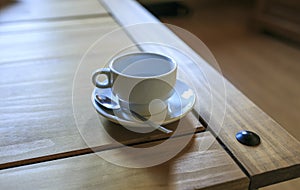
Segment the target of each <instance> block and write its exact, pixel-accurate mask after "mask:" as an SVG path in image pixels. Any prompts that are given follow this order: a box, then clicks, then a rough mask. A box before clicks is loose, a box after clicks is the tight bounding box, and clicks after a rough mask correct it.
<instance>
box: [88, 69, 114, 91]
mask: <svg viewBox="0 0 300 190" xmlns="http://www.w3.org/2000/svg"><path fill="white" fill-rule="evenodd" d="M99 75H106V77H107V82H106V83H104V82H99V81H98V80H97V77H98V76H99ZM92 82H93V84H94V85H95V86H96V87H98V88H111V86H112V81H111V72H110V69H109V68H101V69H98V70H96V71H95V72H94V73H93V76H92Z"/></svg>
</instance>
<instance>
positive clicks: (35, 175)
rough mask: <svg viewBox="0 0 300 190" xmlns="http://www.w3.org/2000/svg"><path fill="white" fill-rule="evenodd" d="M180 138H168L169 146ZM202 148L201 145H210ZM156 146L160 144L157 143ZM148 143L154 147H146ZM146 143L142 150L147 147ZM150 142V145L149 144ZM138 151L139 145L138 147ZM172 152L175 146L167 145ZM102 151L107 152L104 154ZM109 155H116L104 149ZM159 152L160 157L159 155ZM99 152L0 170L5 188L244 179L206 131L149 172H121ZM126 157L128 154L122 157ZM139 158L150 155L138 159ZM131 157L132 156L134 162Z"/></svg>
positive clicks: (220, 183) (196, 185) (237, 182)
mask: <svg viewBox="0 0 300 190" xmlns="http://www.w3.org/2000/svg"><path fill="white" fill-rule="evenodd" d="M180 138H184V137H179V138H173V139H172V141H174V145H175V144H176V141H180ZM213 140H214V143H213V144H212V145H209V146H208V145H207V144H206V142H212V141H213ZM157 143H160V142H157ZM150 144H151V145H154V143H150ZM150 144H146V145H144V146H149V145H150ZM155 144H156V143H155ZM139 147H140V148H141V145H139ZM169 148H170V149H174V148H175V149H176V147H174V146H173V147H169ZM105 152H107V151H105ZM108 152H109V153H111V154H112V155H116V154H117V155H119V156H121V157H122V155H120V153H118V151H117V149H116V150H109V151H108ZM164 154H166V152H165V151H163V152H161V153H160V155H161V156H164ZM99 155H100V156H101V152H99V153H98V155H97V154H88V155H83V156H77V157H73V158H67V159H61V160H55V161H52V162H44V163H40V164H34V165H29V166H23V167H18V168H12V169H7V170H1V171H0V174H1V175H0V182H1V187H2V188H5V189H32V188H37V189H41V188H43V189H99V188H101V189H109V190H112V189H206V190H210V189H214V190H218V189H232V190H243V189H245V190H246V189H247V188H248V185H249V180H248V178H247V177H246V176H245V174H244V173H243V172H242V171H241V170H240V169H239V167H238V166H237V165H236V164H235V163H234V162H233V161H232V159H231V158H230V157H229V156H228V155H227V153H226V152H225V151H224V150H223V149H222V147H221V146H220V145H219V144H218V142H217V141H216V140H215V139H214V137H213V136H212V135H211V134H210V133H209V132H205V133H201V134H197V135H196V136H195V137H194V138H193V139H192V141H191V143H190V144H189V146H187V147H186V148H185V150H184V151H182V153H180V154H179V155H178V156H177V157H176V158H174V159H172V160H170V161H168V162H166V163H164V164H161V165H157V166H154V167H150V168H135V169H134V168H126V167H120V166H117V165H114V164H112V163H109V162H107V161H105V160H104V159H103V158H101V157H100V156H99ZM128 156H129V155H128ZM143 156H144V158H145V157H147V156H152V155H147V154H145V155H143ZM135 159H137V158H135Z"/></svg>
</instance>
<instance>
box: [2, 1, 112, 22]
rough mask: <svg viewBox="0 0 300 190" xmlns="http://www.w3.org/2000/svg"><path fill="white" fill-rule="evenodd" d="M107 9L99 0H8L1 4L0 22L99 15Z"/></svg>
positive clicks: (105, 12)
mask: <svg viewBox="0 0 300 190" xmlns="http://www.w3.org/2000/svg"><path fill="white" fill-rule="evenodd" d="M101 14H107V11H106V10H105V9H104V8H103V7H102V6H101V5H100V4H99V2H98V1H97V0H86V1H80V0H73V1H72V3H70V2H69V1H68V0H44V1H38V0H20V1H13V0H11V1H6V2H4V3H3V4H2V6H0V23H3V22H16V21H17V22H20V21H34V20H41V19H42V20H53V19H54V20H55V19H62V18H70V17H73V18H78V17H91V16H92V17H95V16H96V17H99V15H101Z"/></svg>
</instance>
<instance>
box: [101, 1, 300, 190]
mask: <svg viewBox="0 0 300 190" xmlns="http://www.w3.org/2000/svg"><path fill="white" fill-rule="evenodd" d="M102 3H103V5H105V6H106V7H107V9H108V10H110V12H111V14H112V15H113V16H114V17H115V18H116V20H118V22H119V23H120V24H121V25H123V26H128V33H129V34H130V35H131V38H132V39H133V40H135V41H136V42H137V43H139V44H141V45H140V48H141V49H142V50H144V51H154V52H160V53H164V54H166V55H169V56H171V57H173V58H174V59H175V60H176V61H177V62H178V63H179V66H181V68H184V69H186V71H185V73H186V74H188V76H189V79H190V83H189V84H190V85H194V86H196V91H197V92H199V94H198V95H199V97H198V105H196V108H195V109H196V110H197V112H198V113H199V114H200V115H201V117H202V118H203V120H204V121H205V122H206V123H208V126H209V129H210V130H211V131H213V133H215V134H216V135H218V137H219V138H220V140H221V141H222V142H223V143H224V144H225V146H226V147H227V148H228V149H229V150H230V152H231V153H232V154H233V156H234V157H235V158H236V159H237V161H238V162H240V164H241V166H243V167H244V168H245V170H246V171H247V173H248V175H249V177H250V178H251V188H259V187H262V186H265V185H269V184H273V183H277V182H280V181H283V180H288V179H292V178H296V177H299V176H300V172H299V171H300V170H299V167H300V152H299V148H298V147H299V145H300V143H299V142H298V141H297V140H296V139H295V138H293V137H292V136H291V135H290V134H289V133H288V132H286V131H285V130H284V129H283V128H282V127H281V126H280V125H279V124H277V123H276V122H275V121H274V120H273V119H272V118H270V117H269V116H268V115H266V114H265V113H264V112H263V111H262V110H260V109H259V108H258V107H257V106H256V105H255V104H253V103H252V102H251V101H250V100H249V99H248V98H247V97H245V96H244V95H243V94H242V93H241V92H240V91H239V90H237V89H236V88H235V87H234V86H233V85H231V84H230V82H228V81H227V80H226V79H224V78H223V77H222V76H221V75H220V74H219V73H218V72H217V71H216V70H214V69H213V68H212V67H211V66H210V65H208V63H207V62H206V61H205V60H203V59H201V57H199V56H198V55H197V53H198V52H200V53H202V52H203V51H201V47H203V46H201V44H196V43H195V40H194V38H192V37H190V36H187V38H185V39H184V41H186V42H187V43H190V44H192V45H194V46H192V48H193V49H194V50H195V51H196V52H197V53H196V52H195V51H194V50H192V48H190V47H188V46H187V45H186V44H185V43H184V42H183V41H181V40H179V39H178V37H177V36H176V35H174V33H172V32H171V31H170V30H169V29H167V27H166V26H164V25H162V24H160V22H159V21H158V20H157V19H156V18H154V17H153V16H152V15H151V14H149V13H147V11H146V10H144V9H143V8H142V7H141V6H140V5H138V4H136V3H135V2H133V1H122V2H120V1H117V0H112V1H107V0H103V1H102ZM128 10H130V11H128ZM133 10H134V11H133ZM137 15H138V16H137ZM143 23H144V24H143ZM145 23H147V24H145ZM149 23H152V24H149ZM155 23H156V24H155ZM134 25H136V28H137V29H135V28H133V27H132V26H134ZM130 26H131V27H130ZM150 26H151V27H150ZM173 29H174V28H173ZM177 32H182V30H179V31H177ZM158 34H159V35H158ZM183 34H184V33H183ZM189 37H190V38H189ZM193 40H194V41H193ZM149 42H151V43H152V44H162V45H165V47H163V46H161V47H158V46H157V45H156V46H155V45H153V46H151V45H148V44H149ZM146 43H148V44H146ZM143 44H144V45H143ZM167 45H169V46H174V47H177V48H178V49H179V50H181V51H183V52H184V53H185V55H188V56H183V55H182V54H180V53H178V51H174V50H172V49H170V48H166V46H167ZM197 45H198V46H197ZM206 55H207V54H206ZM193 60H197V64H194V61H193ZM209 61H211V59H210V60H209ZM197 65H199V66H200V67H201V69H200V70H199V67H198V66H197ZM201 73H202V74H201ZM210 87H211V88H210ZM224 87H225V88H224ZM225 105H226V107H225ZM240 130H251V131H254V132H256V133H258V134H259V135H260V137H261V139H262V143H261V145H260V146H258V147H254V148H253V147H252V148H251V147H246V146H244V145H241V144H239V143H238V142H237V141H236V139H235V134H236V133H237V132H238V131H240ZM287 142H288V143H287Z"/></svg>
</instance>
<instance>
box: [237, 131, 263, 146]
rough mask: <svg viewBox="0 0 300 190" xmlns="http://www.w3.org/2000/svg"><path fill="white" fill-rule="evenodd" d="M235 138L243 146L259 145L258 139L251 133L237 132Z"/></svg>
mask: <svg viewBox="0 0 300 190" xmlns="http://www.w3.org/2000/svg"><path fill="white" fill-rule="evenodd" d="M235 137H236V139H237V140H238V141H239V142H240V143H242V144H243V145H247V146H257V145H259V144H260V137H259V136H258V135H257V134H256V133H254V132H252V131H245V130H243V131H239V132H238V133H237V134H236V135H235Z"/></svg>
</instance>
